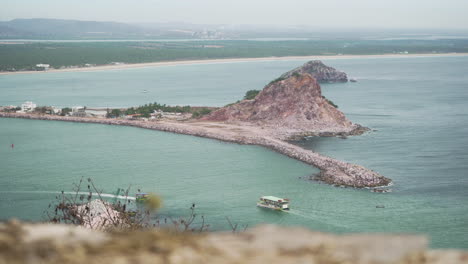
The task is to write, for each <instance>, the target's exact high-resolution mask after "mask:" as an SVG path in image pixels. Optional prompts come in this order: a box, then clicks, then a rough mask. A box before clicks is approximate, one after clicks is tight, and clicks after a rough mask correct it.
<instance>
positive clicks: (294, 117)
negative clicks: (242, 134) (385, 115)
mask: <svg viewBox="0 0 468 264" xmlns="http://www.w3.org/2000/svg"><path fill="white" fill-rule="evenodd" d="M203 120H209V121H223V122H228V123H235V122H248V123H251V124H255V125H259V126H264V127H270V128H271V127H273V128H277V129H288V130H294V131H295V132H296V133H328V132H330V133H353V131H356V130H359V129H361V128H362V127H360V126H359V125H356V124H353V123H351V121H349V120H348V119H347V118H346V117H345V116H344V114H343V113H342V112H341V111H339V110H338V109H337V108H336V107H335V106H334V105H332V103H331V102H330V101H329V100H327V99H326V98H325V97H323V96H322V93H321V88H320V85H319V84H318V83H317V80H316V79H315V78H314V77H312V76H311V75H310V74H309V73H294V74H291V76H289V77H288V78H286V79H277V80H276V81H273V82H272V83H270V84H269V85H267V86H266V87H265V88H264V89H263V90H262V91H261V92H260V93H259V94H258V95H257V96H256V97H255V99H253V100H243V101H241V102H239V103H236V104H233V105H230V106H227V107H224V108H221V109H219V110H217V111H214V112H212V113H211V114H209V115H207V116H205V117H204V118H203Z"/></svg>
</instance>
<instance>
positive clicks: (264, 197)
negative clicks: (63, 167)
mask: <svg viewBox="0 0 468 264" xmlns="http://www.w3.org/2000/svg"><path fill="white" fill-rule="evenodd" d="M260 198H262V199H265V200H272V201H278V200H283V201H284V200H285V199H284V198H280V197H276V196H270V195H269V196H262V197H260Z"/></svg>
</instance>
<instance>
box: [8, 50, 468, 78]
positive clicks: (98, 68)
mask: <svg viewBox="0 0 468 264" xmlns="http://www.w3.org/2000/svg"><path fill="white" fill-rule="evenodd" d="M457 56H468V53H437V54H435V53H427V54H380V55H329V56H323V55H322V56H285V57H262V58H229V59H207V60H181V61H160V62H148V63H132V64H118V65H102V66H93V67H82V68H68V69H50V70H47V71H16V72H0V75H13V74H45V73H54V72H91V71H105V70H119V69H132V68H147V67H161V66H177V65H196V64H219V63H237V62H256V61H290V60H331V59H365V58H368V59H372V58H414V57H457Z"/></svg>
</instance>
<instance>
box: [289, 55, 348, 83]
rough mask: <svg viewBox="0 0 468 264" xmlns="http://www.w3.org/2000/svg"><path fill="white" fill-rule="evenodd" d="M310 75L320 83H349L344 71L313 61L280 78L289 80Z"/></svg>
mask: <svg viewBox="0 0 468 264" xmlns="http://www.w3.org/2000/svg"><path fill="white" fill-rule="evenodd" d="M304 73H308V74H310V75H311V76H312V77H314V78H315V79H316V80H317V81H318V82H319V83H333V82H347V81H348V76H347V75H346V73H344V72H342V71H338V70H336V69H335V68H333V67H330V66H327V65H325V64H323V62H322V61H319V60H311V61H309V62H307V63H305V64H304V65H302V66H300V67H297V68H296V69H293V70H291V71H288V72H286V73H284V74H283V75H281V77H280V78H282V79H287V78H289V77H291V76H293V75H295V74H304Z"/></svg>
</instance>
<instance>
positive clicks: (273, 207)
mask: <svg viewBox="0 0 468 264" xmlns="http://www.w3.org/2000/svg"><path fill="white" fill-rule="evenodd" d="M257 206H258V207H261V208H266V209H270V210H275V211H282V212H287V211H289V208H284V209H283V208H279V207H276V206H271V205H267V204H262V203H257Z"/></svg>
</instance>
